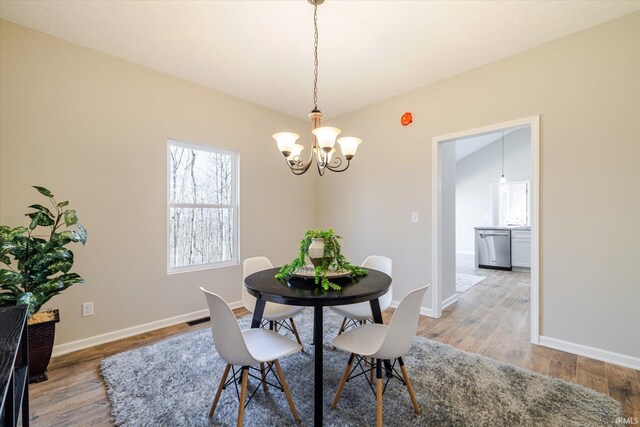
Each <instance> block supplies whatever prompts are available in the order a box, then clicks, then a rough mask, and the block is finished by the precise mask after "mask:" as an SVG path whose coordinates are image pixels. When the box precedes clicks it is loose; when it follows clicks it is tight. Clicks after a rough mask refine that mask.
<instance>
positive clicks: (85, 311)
mask: <svg viewBox="0 0 640 427" xmlns="http://www.w3.org/2000/svg"><path fill="white" fill-rule="evenodd" d="M88 316H93V301H91V302H85V303H83V304H82V317H88Z"/></svg>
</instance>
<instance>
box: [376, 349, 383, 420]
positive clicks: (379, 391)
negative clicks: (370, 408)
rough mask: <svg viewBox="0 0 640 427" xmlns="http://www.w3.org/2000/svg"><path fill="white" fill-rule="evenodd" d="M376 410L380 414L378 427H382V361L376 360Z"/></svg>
mask: <svg viewBox="0 0 640 427" xmlns="http://www.w3.org/2000/svg"><path fill="white" fill-rule="evenodd" d="M376 381H377V383H378V384H377V389H376V409H377V413H378V424H377V426H378V427H382V360H381V359H376Z"/></svg>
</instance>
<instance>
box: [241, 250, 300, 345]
mask: <svg viewBox="0 0 640 427" xmlns="http://www.w3.org/2000/svg"><path fill="white" fill-rule="evenodd" d="M269 268H273V264H271V261H270V260H269V258H267V257H263V256H258V257H253V258H247V259H245V260H244V262H243V263H242V280H243V281H244V279H245V278H246V277H247V276H249V275H250V274H253V273H257V272H258V271H262V270H268V269H269ZM242 304H243V305H244V307H245V308H246V309H247V310H249V311H250V312H251V313H253V311H254V310H255V308H256V297H254V296H253V295H251V294H250V293H249V291H248V290H247V287H246V286H245V285H244V282H243V284H242ZM303 311H304V307H298V306H295V305H284V304H276V303H273V302H267V303H266V304H265V307H264V313H263V314H262V320H263V324H262V325H261V326H267V325H268V326H269V329H272V330H275V331H278V330H280V329H281V328H283V329H286V330H288V331H290V332H292V333H293V334H294V335H295V337H296V341H298V344H300V345H302V341H301V340H300V335H299V334H298V329H297V328H296V324H295V322H294V321H293V317H294V316H297V315H298V314H300V313H302V312H303Z"/></svg>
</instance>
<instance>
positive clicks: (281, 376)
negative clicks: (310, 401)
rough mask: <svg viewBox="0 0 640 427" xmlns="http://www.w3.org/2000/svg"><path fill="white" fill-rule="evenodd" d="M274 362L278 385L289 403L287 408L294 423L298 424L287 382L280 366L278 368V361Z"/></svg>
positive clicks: (298, 418) (298, 419) (298, 417)
mask: <svg viewBox="0 0 640 427" xmlns="http://www.w3.org/2000/svg"><path fill="white" fill-rule="evenodd" d="M275 362H276V370H277V371H278V377H280V384H282V390H284V395H285V396H286V397H287V402H289V408H291V413H292V414H293V419H294V420H296V422H297V423H298V422H300V415H298V411H296V405H294V403H293V398H292V397H291V392H290V391H289V386H288V385H287V380H285V379H284V372H282V366H280V361H279V360H278V359H276V360H275Z"/></svg>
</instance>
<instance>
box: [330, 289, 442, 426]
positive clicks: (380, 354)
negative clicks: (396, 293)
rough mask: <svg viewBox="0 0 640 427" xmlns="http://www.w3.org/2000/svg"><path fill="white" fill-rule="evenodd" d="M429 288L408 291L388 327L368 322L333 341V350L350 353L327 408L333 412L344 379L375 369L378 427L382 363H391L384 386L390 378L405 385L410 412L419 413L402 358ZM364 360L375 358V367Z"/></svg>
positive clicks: (379, 423)
mask: <svg viewBox="0 0 640 427" xmlns="http://www.w3.org/2000/svg"><path fill="white" fill-rule="evenodd" d="M429 286H430V285H427V286H424V287H422V288H418V289H414V290H413V291H411V292H409V293H408V294H407V295H406V296H405V297H404V299H403V300H402V301H401V302H400V304H399V305H398V308H396V311H395V312H394V313H393V317H392V318H391V321H390V322H389V324H388V325H383V324H380V323H368V324H365V325H362V326H358V327H356V328H355V329H351V330H349V331H346V332H345V333H343V334H341V335H338V336H337V337H336V338H335V339H334V340H333V346H334V347H336V348H339V349H341V350H345V351H347V352H349V353H351V355H350V356H349V362H348V363H347V368H346V369H345V371H344V375H343V376H342V380H341V381H340V385H339V386H338V391H337V392H336V397H335V399H334V400H333V403H332V405H331V407H332V408H333V409H335V408H336V406H337V405H338V400H339V399H340V395H341V394H342V390H343V389H344V386H345V384H346V382H347V381H348V380H350V379H351V378H354V377H356V376H359V375H362V376H363V377H366V376H367V375H366V374H367V373H369V372H373V371H372V370H373V369H375V370H376V382H377V384H376V391H375V395H376V403H377V406H376V408H377V420H378V423H377V425H378V426H379V427H381V426H382V393H383V392H384V391H383V390H384V389H386V388H387V384H385V386H384V389H383V386H382V369H383V366H382V365H383V361H384V360H389V361H391V360H393V364H389V368H390V370H388V368H386V367H385V368H384V369H385V371H386V374H387V375H386V376H387V383H388V382H389V380H390V379H391V378H397V379H399V380H400V381H402V382H403V384H405V385H406V386H407V390H408V391H409V397H411V403H412V404H413V409H414V411H415V412H416V414H419V413H420V406H418V401H417V400H416V396H415V394H414V392H413V387H412V386H411V381H410V380H409V375H408V374H407V369H406V368H405V365H404V361H403V360H402V356H404V355H405V354H406V352H407V351H409V348H410V347H411V343H412V342H413V339H414V337H415V336H416V331H417V329H418V319H419V315H420V306H421V304H422V298H423V297H424V294H425V292H426V291H427V288H429ZM368 358H373V359H375V361H376V362H375V367H374V366H371V365H370V364H369V362H368ZM354 359H356V366H353V368H352V365H353V361H354ZM396 363H398V364H399V365H400V370H401V372H402V376H400V375H399V374H398V372H397V370H396V368H395V367H396ZM357 368H360V371H359V372H357V373H356V370H357ZM372 389H373V388H372Z"/></svg>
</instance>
